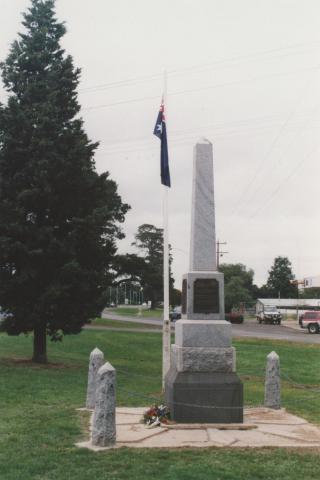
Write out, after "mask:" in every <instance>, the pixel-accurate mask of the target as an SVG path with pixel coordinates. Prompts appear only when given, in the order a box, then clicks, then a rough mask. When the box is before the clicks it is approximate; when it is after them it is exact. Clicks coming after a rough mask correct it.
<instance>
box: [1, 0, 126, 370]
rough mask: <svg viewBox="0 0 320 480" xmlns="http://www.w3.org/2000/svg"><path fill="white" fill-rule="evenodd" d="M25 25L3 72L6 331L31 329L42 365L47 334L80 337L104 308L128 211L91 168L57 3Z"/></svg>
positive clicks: (45, 1)
mask: <svg viewBox="0 0 320 480" xmlns="http://www.w3.org/2000/svg"><path fill="white" fill-rule="evenodd" d="M23 25H24V27H25V30H24V32H23V33H20V34H19V38H18V40H16V41H15V42H14V43H13V44H12V46H11V50H10V52H9V55H8V57H7V59H6V61H5V62H4V63H2V64H1V65H0V66H1V69H2V79H3V83H4V85H5V88H6V90H7V91H8V93H9V98H8V101H7V104H6V105H0V305H1V308H2V311H3V312H4V314H5V320H4V322H3V323H2V329H3V330H4V331H6V332H7V333H8V334H11V335H19V334H20V333H27V332H31V331H33V333H34V349H33V360H34V361H36V362H46V361H47V354H46V334H48V335H49V336H50V337H51V339H52V340H58V339H61V338H62V335H63V334H68V333H79V332H80V331H81V328H82V326H83V325H84V323H85V322H86V321H87V320H88V319H89V318H91V317H93V316H95V315H97V314H98V313H99V312H100V311H101V308H102V307H103V295H104V292H105V288H106V285H107V283H108V275H109V273H108V269H109V265H110V263H111V260H112V257H113V256H114V254H115V252H116V244H115V242H116V239H117V238H122V236H123V234H122V232H121V229H120V225H119V223H121V222H123V221H124V215H125V213H126V212H127V210H128V208H129V207H128V205H126V204H123V203H122V200H121V198H120V196H119V195H118V193H117V185H116V184H115V182H114V181H112V180H111V179H110V178H109V174H108V173H104V174H102V175H98V174H97V172H96V171H95V164H94V159H93V157H94V152H95V149H96V148H97V146H98V144H97V143H92V142H91V141H90V140H89V139H88V137H87V135H86V133H85V132H84V129H83V122H82V119H81V118H80V117H79V115H78V113H79V110H80V106H79V104H78V101H77V86H78V83H79V78H80V70H79V69H77V68H75V67H74V65H73V60H72V57H71V56H68V55H66V53H65V51H64V50H63V49H62V48H61V46H60V39H61V37H62V36H63V35H64V34H65V32H66V29H65V26H64V24H63V23H60V22H59V21H58V20H57V19H56V16H55V11H54V1H53V0H31V7H30V9H29V10H28V12H27V13H26V14H24V21H23Z"/></svg>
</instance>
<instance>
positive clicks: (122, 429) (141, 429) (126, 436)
mask: <svg viewBox="0 0 320 480" xmlns="http://www.w3.org/2000/svg"><path fill="white" fill-rule="evenodd" d="M163 433H166V429H163V428H146V426H145V425H143V424H135V425H117V442H120V443H126V444H127V443H139V442H142V440H145V439H151V437H154V436H155V435H161V434H163Z"/></svg>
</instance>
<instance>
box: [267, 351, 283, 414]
mask: <svg viewBox="0 0 320 480" xmlns="http://www.w3.org/2000/svg"><path fill="white" fill-rule="evenodd" d="M264 405H265V407H268V408H274V409H279V408H281V384H280V359H279V355H277V354H276V352H271V353H269V355H268V356H267V368H266V380H265V390H264Z"/></svg>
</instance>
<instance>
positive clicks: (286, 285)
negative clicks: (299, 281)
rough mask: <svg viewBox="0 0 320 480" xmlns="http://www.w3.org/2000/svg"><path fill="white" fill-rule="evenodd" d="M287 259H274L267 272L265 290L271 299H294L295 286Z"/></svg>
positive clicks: (295, 293) (295, 294) (295, 295)
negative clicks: (279, 297)
mask: <svg viewBox="0 0 320 480" xmlns="http://www.w3.org/2000/svg"><path fill="white" fill-rule="evenodd" d="M293 280H294V275H293V273H292V265H291V262H290V260H289V259H288V257H276V258H275V259H274V263H273V265H272V267H271V269H270V271H269V277H268V281H267V289H268V291H269V295H271V296H272V297H278V296H281V298H296V297H297V286H296V285H295V284H294V283H293Z"/></svg>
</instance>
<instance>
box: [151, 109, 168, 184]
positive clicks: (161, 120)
mask: <svg viewBox="0 0 320 480" xmlns="http://www.w3.org/2000/svg"><path fill="white" fill-rule="evenodd" d="M153 134H154V135H156V137H158V138H159V139H160V141H161V153H160V170H161V183H162V185H166V187H171V181H170V170H169V155H168V142H167V130H166V119H165V115H164V104H163V101H162V103H161V106H160V110H159V113H158V117H157V121H156V126H155V127H154V130H153Z"/></svg>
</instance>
